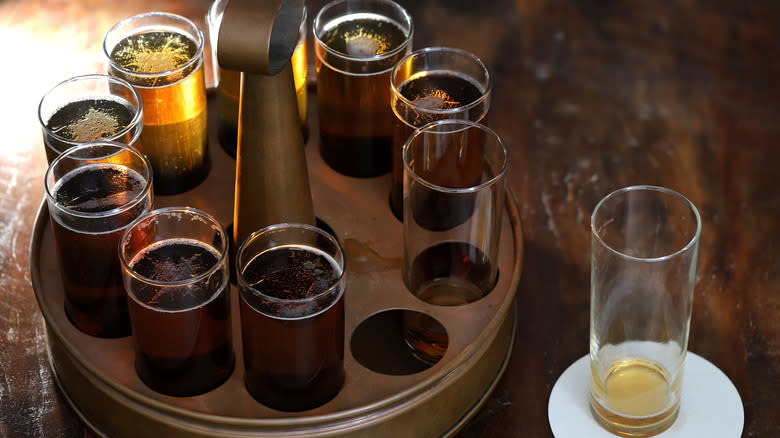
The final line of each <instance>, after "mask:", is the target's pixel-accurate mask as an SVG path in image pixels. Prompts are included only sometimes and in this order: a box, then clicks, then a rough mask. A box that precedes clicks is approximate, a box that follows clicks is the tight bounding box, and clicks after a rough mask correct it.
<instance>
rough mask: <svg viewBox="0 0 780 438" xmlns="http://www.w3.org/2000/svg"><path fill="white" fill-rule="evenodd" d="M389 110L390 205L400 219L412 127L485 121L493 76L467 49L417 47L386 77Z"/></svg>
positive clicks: (485, 122) (413, 128)
mask: <svg viewBox="0 0 780 438" xmlns="http://www.w3.org/2000/svg"><path fill="white" fill-rule="evenodd" d="M390 87H391V94H390V106H391V107H392V109H393V113H394V114H395V118H394V119H393V183H392V186H391V188H390V206H391V207H392V210H393V213H394V214H395V215H396V217H398V218H399V219H400V218H402V217H403V189H404V163H403V157H402V154H403V148H404V144H405V143H406V140H407V139H409V136H411V135H412V133H413V132H414V130H415V129H417V128H421V127H422V126H423V125H426V124H428V123H430V122H435V121H436V120H442V119H464V120H471V121H474V122H480V123H484V124H487V113H488V110H489V109H490V91H491V89H492V87H493V78H492V76H491V75H490V73H489V72H488V69H487V67H486V66H485V64H483V63H482V61H481V60H480V59H479V58H477V57H476V56H474V55H472V54H471V53H468V52H465V51H463V50H460V49H454V48H449V47H428V48H425V49H420V50H416V51H414V52H413V53H411V54H409V55H407V56H406V57H404V58H403V59H401V60H400V61H399V62H398V64H396V66H395V68H393V72H392V74H391V75H390Z"/></svg>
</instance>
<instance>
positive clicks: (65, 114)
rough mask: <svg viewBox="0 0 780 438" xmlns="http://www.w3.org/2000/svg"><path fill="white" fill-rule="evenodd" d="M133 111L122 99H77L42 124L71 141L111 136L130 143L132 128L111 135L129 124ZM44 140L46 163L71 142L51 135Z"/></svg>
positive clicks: (134, 110) (69, 145)
mask: <svg viewBox="0 0 780 438" xmlns="http://www.w3.org/2000/svg"><path fill="white" fill-rule="evenodd" d="M135 114H136V109H135V108H133V107H132V106H131V105H130V104H129V103H128V102H126V101H124V100H121V101H120V100H114V99H84V100H77V101H74V102H70V103H68V104H67V105H65V106H63V107H62V108H60V109H58V110H57V112H55V113H54V114H53V115H52V116H51V118H49V121H48V122H46V127H47V128H48V129H49V131H51V132H52V133H54V134H57V135H58V136H60V137H62V138H66V139H68V140H71V141H73V142H79V143H84V142H88V141H94V140H102V139H115V140H117V141H121V142H123V143H126V144H131V143H132V136H133V133H134V130H130V131H128V132H127V134H126V135H124V136H122V137H121V138H115V136H116V135H117V134H119V133H120V132H121V131H122V130H123V129H125V128H127V127H128V126H129V125H130V122H131V121H132V120H133V117H135ZM44 140H45V141H46V146H47V147H46V158H47V159H48V161H49V163H51V162H52V161H54V159H55V158H57V156H58V155H59V154H61V153H62V152H65V150H67V149H68V148H69V147H71V146H72V145H73V144H72V143H66V142H63V141H60V140H58V139H56V138H54V137H52V136H45V138H44Z"/></svg>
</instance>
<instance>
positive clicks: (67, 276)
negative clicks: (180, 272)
mask: <svg viewBox="0 0 780 438" xmlns="http://www.w3.org/2000/svg"><path fill="white" fill-rule="evenodd" d="M144 184H145V183H144V180H143V178H142V177H141V175H139V174H137V173H136V172H133V171H128V169H127V168H125V167H123V166H115V165H106V164H94V165H88V166H84V167H82V168H80V169H78V170H75V171H72V172H71V173H68V174H66V175H65V176H64V177H63V178H62V179H61V180H60V181H59V182H58V184H57V186H56V187H55V189H54V191H53V196H54V198H55V199H56V201H57V204H58V205H61V206H65V207H66V208H67V209H68V210H72V211H73V212H74V213H78V212H82V213H96V212H105V211H109V210H112V209H114V208H118V207H120V206H124V205H126V204H127V203H128V202H129V201H130V200H132V199H135V198H136V196H138V195H139V194H140V193H141V191H142V190H143V186H144ZM149 208H151V205H150V203H149V202H141V203H140V204H137V205H136V206H135V207H131V208H129V209H128V210H127V211H124V212H122V213H121V214H117V215H115V216H114V217H112V220H111V221H110V222H109V221H108V220H104V222H103V224H102V225H101V228H100V229H94V227H90V225H91V224H90V223H89V220H87V219H84V218H80V217H78V216H75V215H73V216H72V215H69V214H65V215H60V214H54V215H52V229H53V230H54V238H55V240H56V242H57V252H58V255H59V265H60V269H61V275H62V280H63V287H64V289H65V313H66V314H67V315H68V318H69V319H70V321H71V322H72V323H73V325H75V326H76V327H78V328H79V329H80V330H81V331H83V332H85V333H88V334H90V335H93V336H98V337H102V338H116V337H121V336H127V335H129V334H130V318H129V315H128V310H127V299H126V295H125V289H124V286H123V284H122V271H121V267H120V262H119V255H118V252H117V248H118V247H119V239H120V237H121V236H122V232H123V231H124V229H125V227H126V226H127V224H129V223H130V222H131V221H132V220H133V219H134V218H136V217H138V216H140V215H141V214H142V213H144V212H145V211H146V210H148V209H149ZM106 230H107V231H106Z"/></svg>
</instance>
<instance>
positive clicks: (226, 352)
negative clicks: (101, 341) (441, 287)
mask: <svg viewBox="0 0 780 438" xmlns="http://www.w3.org/2000/svg"><path fill="white" fill-rule="evenodd" d="M119 259H120V260H121V262H122V278H123V280H124V286H125V290H126V291H127V296H128V306H129V309H130V322H131V325H132V328H133V343H134V346H135V369H136V372H137V373H138V376H139V377H140V378H141V380H142V381H143V382H144V383H145V384H146V385H147V386H149V387H150V388H152V389H154V390H155V391H157V392H160V393H162V394H166V395H171V396H178V397H184V396H192V395H197V394H202V393H204V392H207V391H210V390H212V389H214V388H216V387H217V386H219V385H220V384H222V382H224V381H225V380H227V378H228V377H229V376H230V374H231V373H232V372H233V365H234V355H233V344H232V336H231V323H230V294H229V289H230V288H229V275H230V274H229V271H228V236H227V233H226V232H225V229H224V228H223V227H222V225H221V224H220V223H219V221H217V220H216V219H215V218H213V217H212V216H211V215H209V214H207V213H205V212H203V211H200V210H197V209H194V208H188V207H169V208H162V209H159V210H153V211H151V212H148V213H146V214H144V215H143V216H141V217H139V218H138V219H136V220H135V221H133V222H132V223H131V224H130V225H129V226H128V227H127V229H126V230H125V232H124V234H123V235H122V239H121V241H120V243H119Z"/></svg>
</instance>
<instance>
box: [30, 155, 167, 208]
mask: <svg viewBox="0 0 780 438" xmlns="http://www.w3.org/2000/svg"><path fill="white" fill-rule="evenodd" d="M95 146H114V147H116V148H117V151H116V152H114V153H112V154H109V155H105V157H109V156H113V155H116V154H117V153H120V152H122V151H128V152H130V153H131V154H133V155H135V156H136V157H137V158H140V159H141V162H142V163H143V165H144V167H145V168H146V170H147V173H148V175H149V177H148V178H144V186H143V188H142V189H141V190H140V191H139V192H138V194H137V195H136V196H135V197H133V199H131V200H130V201H128V202H126V203H125V204H124V205H121V206H119V207H115V208H112V209H111V210H106V211H97V212H84V211H76V210H72V209H70V208H68V207H64V206H61V205H60V204H59V203H58V202H57V200H56V198H55V197H54V194H53V193H52V190H53V189H54V187H50V186H49V176H50V175H51V173H52V171H53V169H54V168H55V166H56V165H59V163H60V162H61V161H64V160H65V159H66V158H68V159H73V160H77V159H78V158H72V157H71V156H72V155H74V154H76V153H77V152H80V151H83V150H87V149H91V148H93V147H95ZM99 159H100V158H84V160H85V161H86V160H99ZM95 164H97V163H95ZM121 166H123V167H128V166H125V165H121ZM68 173H69V172H66V173H65V175H67V174H68ZM139 173H140V172H139ZM63 176H64V175H63ZM141 176H143V175H141ZM153 177H154V176H153V174H152V163H151V162H150V161H149V159H148V158H146V155H144V154H142V153H141V152H140V151H138V149H136V148H134V147H132V146H130V145H128V144H126V143H120V142H117V141H111V140H96V141H89V142H86V143H81V144H78V145H75V146H73V147H71V148H68V149H67V150H65V152H63V153H61V154H60V155H59V156H58V157H57V158H55V159H54V160H53V161H52V162H51V164H50V165H49V167H48V168H47V169H46V173H45V174H44V179H43V186H44V189H45V191H46V199H47V200H49V201H51V204H53V205H54V206H55V207H57V208H58V209H59V210H60V211H63V212H66V213H67V214H68V215H70V216H74V217H79V218H85V219H99V218H106V217H109V216H114V215H117V214H119V213H122V212H124V211H126V210H129V209H131V208H133V207H134V206H135V205H136V204H138V202H139V201H140V200H141V199H143V198H145V197H146V196H147V192H149V191H150V190H149V189H150V187H151V186H152V179H153ZM57 181H59V179H58V180H57ZM56 185H57V184H56V183H55V186H56Z"/></svg>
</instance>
